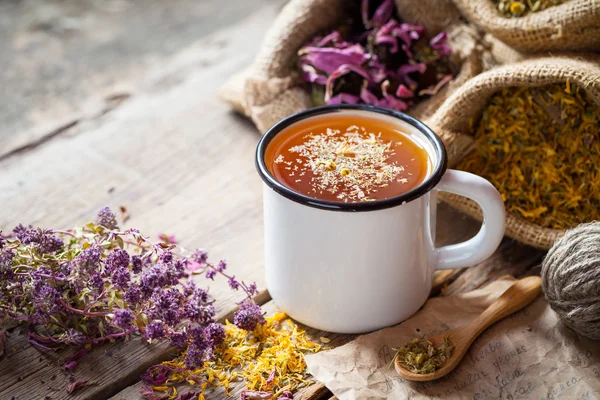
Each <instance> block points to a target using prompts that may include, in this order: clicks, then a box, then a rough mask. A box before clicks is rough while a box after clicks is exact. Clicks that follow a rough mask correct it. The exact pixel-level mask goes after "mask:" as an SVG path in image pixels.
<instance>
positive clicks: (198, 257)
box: [191, 249, 208, 264]
mask: <svg viewBox="0 0 600 400" xmlns="http://www.w3.org/2000/svg"><path fill="white" fill-rule="evenodd" d="M191 259H192V260H193V261H195V262H197V263H200V264H203V263H205V262H206V260H207V259H208V253H207V252H206V251H204V250H202V249H196V251H194V253H193V254H192V257H191Z"/></svg>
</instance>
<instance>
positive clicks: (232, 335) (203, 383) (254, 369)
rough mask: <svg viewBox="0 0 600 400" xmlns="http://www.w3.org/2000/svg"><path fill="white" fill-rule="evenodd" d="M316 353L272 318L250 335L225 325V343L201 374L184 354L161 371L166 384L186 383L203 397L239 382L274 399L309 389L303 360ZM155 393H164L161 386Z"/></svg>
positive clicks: (287, 324)
mask: <svg viewBox="0 0 600 400" xmlns="http://www.w3.org/2000/svg"><path fill="white" fill-rule="evenodd" d="M319 350H321V346H320V345H319V344H317V343H315V342H312V341H311V340H309V339H307V338H306V333H305V332H304V331H303V330H302V329H300V328H299V327H298V326H297V325H296V324H294V323H293V322H292V321H291V320H290V319H289V318H288V317H287V316H286V315H285V314H284V313H276V314H274V315H273V316H272V317H270V318H266V323H265V324H264V325H258V326H257V327H256V329H255V330H254V331H252V332H248V331H245V330H243V329H240V328H238V327H237V326H235V325H233V324H231V323H229V322H226V324H225V341H224V343H223V344H221V345H219V346H217V348H216V349H215V352H214V359H213V360H211V361H208V362H205V363H204V366H203V367H201V368H197V369H194V370H189V369H187V368H186V366H185V362H184V360H185V353H184V354H182V355H181V356H180V357H178V358H176V359H174V360H171V361H166V362H163V363H162V364H161V365H163V366H165V367H168V368H169V369H171V370H172V371H173V372H172V373H170V374H169V376H168V382H169V383H183V382H187V383H188V384H191V385H194V386H195V387H196V388H199V389H200V390H201V392H200V393H202V394H204V393H206V391H207V390H210V389H211V388H213V389H214V388H217V387H223V388H224V389H225V391H226V393H229V390H230V388H231V385H232V383H234V382H244V384H245V386H246V388H247V389H248V390H253V391H260V392H271V393H273V394H274V398H276V397H277V394H281V393H283V392H285V391H295V390H297V389H298V388H300V387H303V386H308V385H310V384H311V383H313V381H312V380H311V377H310V375H309V374H308V373H307V372H306V363H305V361H304V355H305V354H306V353H316V352H318V351H319ZM154 389H155V390H164V391H165V392H168V389H167V388H165V387H164V386H162V387H156V386H155V387H154ZM167 394H170V393H167Z"/></svg>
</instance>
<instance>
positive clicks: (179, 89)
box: [0, 1, 281, 399]
mask: <svg viewBox="0 0 600 400" xmlns="http://www.w3.org/2000/svg"><path fill="white" fill-rule="evenodd" d="M280 3H281V2H279V1H274V2H269V3H266V5H264V6H263V7H261V8H260V9H259V10H257V12H255V13H252V14H251V15H250V13H249V15H248V16H247V17H246V18H245V19H244V21H243V22H241V23H239V24H236V26H234V27H231V28H228V29H224V30H222V31H220V32H218V33H216V34H215V35H212V36H210V37H208V38H206V39H204V40H201V41H199V42H197V43H195V44H194V45H193V46H191V47H190V48H188V49H186V50H185V51H183V52H181V53H179V54H178V55H177V56H175V57H174V58H173V59H172V60H170V62H169V63H167V64H166V65H165V66H161V67H159V68H158V69H157V70H156V71H155V72H154V73H153V74H152V75H151V76H150V78H149V79H147V80H146V82H145V83H144V85H143V87H142V88H141V89H140V91H139V92H138V94H137V95H136V96H133V97H132V98H130V99H129V100H127V101H125V102H123V103H122V104H121V105H120V106H119V107H118V108H117V109H115V110H114V111H113V112H111V113H110V114H107V115H105V116H102V117H97V118H95V119H93V120H89V121H87V122H86V123H85V124H81V125H78V126H77V127H76V128H74V129H72V130H71V131H70V132H66V133H63V134H61V135H59V136H57V137H55V138H53V139H52V140H50V141H48V142H46V143H44V144H42V145H40V146H38V147H37V148H35V149H34V150H32V151H28V152H22V154H19V155H18V157H17V156H12V157H9V158H5V159H4V160H1V161H0V204H2V210H1V211H0V227H2V229H4V230H8V229H9V228H10V227H12V226H14V225H15V224H16V223H18V222H24V223H32V224H34V225H41V226H47V227H69V226H73V225H76V224H82V223H84V222H86V220H88V219H90V218H93V216H94V213H95V212H96V211H97V210H98V209H100V208H101V207H102V206H104V205H110V206H112V207H113V208H118V206H120V205H123V206H126V207H127V209H128V210H129V212H130V214H131V219H130V220H129V221H128V223H127V225H128V226H135V227H138V228H139V229H140V230H142V232H147V233H148V234H152V235H156V234H158V233H159V232H160V231H165V230H166V231H167V232H168V233H177V234H178V238H179V239H180V240H181V242H182V244H183V245H184V246H189V247H196V246H198V247H205V248H207V249H208V250H209V253H210V254H211V258H212V259H219V258H222V257H228V263H229V265H230V269H231V270H232V272H234V273H235V274H236V276H237V277H238V278H241V279H244V280H248V281H252V280H256V281H257V282H258V284H259V287H262V288H264V282H263V276H262V225H261V224H262V210H261V197H260V188H261V183H260V180H259V179H258V177H257V176H256V174H255V171H254V163H253V150H254V148H255V146H256V140H257V134H256V133H255V131H254V130H253V129H252V127H251V126H250V125H249V124H247V122H246V121H243V120H241V119H238V118H234V117H232V116H231V114H230V113H229V110H228V109H227V107H226V106H225V105H223V104H221V103H220V101H219V100H218V99H217V98H216V92H217V90H218V88H219V86H220V85H221V84H222V83H223V82H224V81H225V79H226V78H227V77H228V76H229V75H231V74H232V73H234V72H235V71H237V70H239V69H240V68H242V67H243V66H245V65H247V64H248V63H249V62H250V61H251V55H252V54H253V52H254V51H253V49H256V47H257V46H258V43H259V41H260V38H261V36H262V34H263V33H264V29H266V27H267V26H268V22H269V21H270V20H272V18H273V17H274V16H275V14H276V10H277V8H278V5H279V4H280ZM211 293H212V294H213V295H214V296H215V297H216V298H217V303H216V304H215V305H216V308H217V312H218V314H219V315H225V314H226V313H228V312H229V311H231V305H232V304H234V303H235V302H236V301H239V300H240V299H241V298H242V295H241V294H240V293H236V292H232V291H231V290H229V289H228V288H227V284H226V283H225V282H223V281H217V282H215V283H214V284H212V283H211ZM13 340H15V343H16V344H17V345H21V343H22V342H19V341H18V337H15V338H10V339H9V344H8V346H11V345H12V344H11V342H12V341H13ZM107 352H108V353H109V355H106V354H107ZM40 357H41V358H42V361H38V362H39V363H40V364H43V367H42V368H39V367H37V366H35V360H39V359H40ZM63 357H64V354H63V353H60V354H58V355H57V354H42V353H39V352H38V351H37V350H35V349H33V348H31V347H29V346H24V348H23V349H22V350H20V351H19V352H18V353H17V354H16V355H15V356H14V357H10V359H9V358H8V357H7V358H5V359H3V360H1V361H0V366H1V367H0V368H2V372H3V373H2V377H3V379H2V381H3V382H5V383H6V384H3V385H4V386H2V387H1V388H0V398H11V396H15V398H17V399H30V398H40V397H41V398H43V397H44V396H45V395H47V394H48V395H50V397H51V398H53V399H63V398H106V397H109V396H110V395H112V394H114V393H116V392H118V391H119V390H121V389H122V388H124V387H126V386H127V385H129V384H131V383H133V382H135V381H136V380H137V379H138V377H139V373H140V372H141V371H143V370H144V369H145V367H147V366H149V365H151V364H154V363H156V362H158V361H160V360H161V359H164V358H165V357H170V355H169V353H168V352H167V349H166V348H165V347H164V346H163V347H156V346H152V347H151V346H145V345H142V344H141V343H140V342H132V343H117V344H113V345H107V346H101V347H98V348H97V349H95V350H93V351H92V353H91V354H88V355H87V356H86V357H84V358H83V359H82V360H81V363H80V366H79V367H78V369H77V370H76V372H75V376H76V378H77V379H80V380H89V381H93V382H96V385H94V386H91V387H89V388H84V389H81V390H80V391H78V392H76V393H75V395H73V396H69V395H68V394H67V393H66V392H65V390H64V388H65V385H66V383H67V381H68V375H65V374H63V373H62V372H61V371H60V369H59V366H58V364H59V361H60V360H59V359H60V358H63ZM42 381H43V382H44V383H43V384H42V383H41V382H42ZM49 382H52V384H51V385H52V387H53V389H59V390H58V391H52V390H50V389H48V385H50V383H49ZM49 390H50V391H49Z"/></svg>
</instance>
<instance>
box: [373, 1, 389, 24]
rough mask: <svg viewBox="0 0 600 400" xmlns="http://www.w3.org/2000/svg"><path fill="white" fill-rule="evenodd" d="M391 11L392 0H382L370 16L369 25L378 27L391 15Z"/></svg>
mask: <svg viewBox="0 0 600 400" xmlns="http://www.w3.org/2000/svg"><path fill="white" fill-rule="evenodd" d="M393 12H394V0H383V1H382V2H381V4H380V5H379V7H377V9H376V10H375V13H374V14H373V18H371V21H370V22H371V26H374V27H378V26H381V25H383V24H385V23H386V22H387V21H389V19H390V18H391V17H392V13H393Z"/></svg>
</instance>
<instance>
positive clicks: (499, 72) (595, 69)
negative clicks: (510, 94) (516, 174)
mask: <svg viewBox="0 0 600 400" xmlns="http://www.w3.org/2000/svg"><path fill="white" fill-rule="evenodd" d="M567 79H570V81H571V82H572V83H573V84H575V85H577V86H579V87H581V88H582V89H584V90H586V91H587V92H588V93H589V95H590V97H591V98H592V99H593V100H594V101H596V102H597V103H598V104H600V59H599V58H598V56H594V55H587V56H582V55H570V56H562V57H552V58H547V57H544V58H533V59H528V60H525V61H522V62H519V63H514V64H507V65H503V66H500V67H496V68H494V69H492V70H490V71H486V72H484V73H482V74H480V75H478V76H476V77H475V78H473V79H471V80H469V81H468V82H467V83H465V84H464V85H463V86H462V87H460V88H459V89H458V90H456V91H455V92H454V93H452V95H451V96H450V97H448V99H447V100H446V101H445V102H444V104H443V105H442V106H441V107H440V108H439V109H438V110H437V112H436V113H435V114H434V115H433V116H432V117H431V118H430V119H429V121H428V123H429V125H430V126H431V128H432V129H433V130H434V131H436V132H438V134H440V135H441V136H442V139H443V140H444V143H445V144H446V148H447V150H448V161H449V167H450V168H452V167H453V166H454V165H456V164H457V163H458V162H459V161H460V160H461V159H462V158H464V157H465V156H466V155H467V154H469V152H471V151H473V150H474V140H473V138H472V136H470V128H469V121H470V120H472V121H477V120H478V118H479V116H480V115H481V112H482V111H483V109H484V107H485V105H486V104H487V101H488V99H489V98H490V97H491V96H492V95H493V94H494V93H496V92H497V91H499V90H501V89H502V88H505V87H519V86H526V87H534V86H544V85H549V84H553V83H560V82H566V80H567ZM523 189H524V190H527V188H526V187H524V188H523ZM440 198H442V199H443V200H444V201H447V202H448V203H450V204H451V205H452V206H454V207H455V208H457V209H459V210H461V211H463V212H465V213H467V214H469V215H471V216H473V217H475V218H477V219H479V220H481V219H482V216H481V211H480V209H479V207H478V206H477V205H476V204H475V203H474V202H473V201H472V200H469V199H466V198H464V197H460V196H457V195H453V194H449V193H440ZM584 222H585V221H584ZM563 234H564V231H563V230H556V229H549V228H544V227H542V226H539V225H536V224H533V223H531V222H528V221H526V220H525V219H523V218H522V217H521V216H519V215H515V214H511V213H507V218H506V235H508V236H510V237H512V238H514V239H516V240H518V241H519V242H522V243H525V244H528V245H531V246H534V247H537V248H541V249H548V248H550V247H551V246H552V244H553V243H554V242H555V241H556V239H558V238H559V237H561V236H562V235H563Z"/></svg>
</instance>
